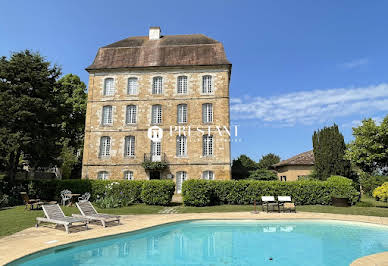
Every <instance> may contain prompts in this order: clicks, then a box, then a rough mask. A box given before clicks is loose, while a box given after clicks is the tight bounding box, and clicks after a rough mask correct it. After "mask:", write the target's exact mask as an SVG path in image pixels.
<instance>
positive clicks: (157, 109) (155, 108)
mask: <svg viewBox="0 0 388 266" xmlns="http://www.w3.org/2000/svg"><path fill="white" fill-rule="evenodd" d="M151 123H152V124H161V123H162V106H161V105H160V104H156V105H152V117H151Z"/></svg>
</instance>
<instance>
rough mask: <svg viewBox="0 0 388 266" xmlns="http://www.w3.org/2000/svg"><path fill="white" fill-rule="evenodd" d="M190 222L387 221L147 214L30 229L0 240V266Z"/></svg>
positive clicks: (365, 260)
mask: <svg viewBox="0 0 388 266" xmlns="http://www.w3.org/2000/svg"><path fill="white" fill-rule="evenodd" d="M189 220H334V221H335V220H337V221H347V222H362V223H370V224H377V225H383V226H388V217H375V216H362V215H342V214H331V213H309V212H297V213H264V212H260V213H258V214H256V213H250V212H225V213H221V212H218V213H183V214H148V215H125V216H122V224H121V225H119V226H112V227H108V228H105V229H104V228H103V227H102V226H98V225H91V226H90V228H91V230H87V231H79V232H73V233H71V234H67V233H66V232H64V231H62V230H58V229H53V228H50V227H39V228H35V227H31V228H28V229H25V230H23V231H20V232H18V233H15V234H13V235H10V236H6V237H3V238H0V264H1V265H3V264H6V263H10V262H12V261H14V260H16V259H20V258H22V257H24V256H27V255H31V254H33V253H35V252H38V251H42V250H45V249H49V248H53V247H56V246H61V245H66V244H70V243H74V242H79V241H83V240H91V239H95V238H100V237H105V236H114V235H119V234H123V233H127V232H134V231H137V230H141V229H147V228H151V227H153V226H158V225H163V224H168V223H174V222H181V221H189ZM387 262H388V252H383V253H377V254H373V255H369V256H366V257H362V258H358V259H357V260H355V261H354V262H352V264H351V265H352V266H361V265H388V263H387Z"/></svg>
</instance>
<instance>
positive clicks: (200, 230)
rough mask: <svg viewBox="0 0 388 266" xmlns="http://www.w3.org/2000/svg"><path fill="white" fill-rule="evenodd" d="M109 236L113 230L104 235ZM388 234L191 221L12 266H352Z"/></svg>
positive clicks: (363, 227)
mask: <svg viewBox="0 0 388 266" xmlns="http://www.w3.org/2000/svg"><path fill="white" fill-rule="evenodd" d="M106 230H109V228H108V229H106ZM383 251H388V229H387V228H386V227H382V226H375V225H368V224H362V223H349V222H334V221H227V220H225V221H213V220H208V221H190V222H181V223H174V224H168V225H164V226H158V227H153V228H150V229H146V230H141V231H137V232H133V233H126V234H121V235H118V236H113V237H107V238H100V239H97V240H88V241H83V242H78V243H73V244H69V245H64V246H59V247H56V248H51V249H48V250H46V251H42V252H39V253H35V254H33V255H30V256H27V257H24V258H22V259H20V260H18V261H15V262H13V263H12V264H11V265H288V266H291V265H298V266H300V265H309V266H310V265H333V266H334V265H335V266H340V265H349V263H351V262H352V261H353V260H355V259H357V258H359V257H362V256H366V255H369V254H373V253H377V252H383Z"/></svg>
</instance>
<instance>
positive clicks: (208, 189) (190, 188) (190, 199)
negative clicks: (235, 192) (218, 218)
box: [182, 179, 233, 207]
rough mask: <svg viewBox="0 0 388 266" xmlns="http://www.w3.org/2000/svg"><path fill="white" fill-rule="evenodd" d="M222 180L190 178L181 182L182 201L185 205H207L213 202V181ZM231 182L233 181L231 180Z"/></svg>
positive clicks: (215, 183) (215, 182)
mask: <svg viewBox="0 0 388 266" xmlns="http://www.w3.org/2000/svg"><path fill="white" fill-rule="evenodd" d="M217 182H222V181H214V182H213V181H208V180H202V179H198V180H196V179H190V180H187V181H185V182H183V185H182V196H183V203H184V204H185V205H187V206H197V207H202V206H208V205H211V203H212V202H213V190H214V188H213V183H214V185H217ZM231 182H233V181H231Z"/></svg>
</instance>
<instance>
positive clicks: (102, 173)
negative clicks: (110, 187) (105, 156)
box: [97, 171, 109, 180]
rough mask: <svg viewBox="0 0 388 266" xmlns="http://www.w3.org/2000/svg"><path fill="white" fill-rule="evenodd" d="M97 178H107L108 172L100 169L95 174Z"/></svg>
mask: <svg viewBox="0 0 388 266" xmlns="http://www.w3.org/2000/svg"><path fill="white" fill-rule="evenodd" d="M97 179H99V180H107V179H109V173H108V172H107V171H100V172H98V174H97Z"/></svg>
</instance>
